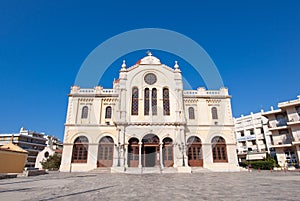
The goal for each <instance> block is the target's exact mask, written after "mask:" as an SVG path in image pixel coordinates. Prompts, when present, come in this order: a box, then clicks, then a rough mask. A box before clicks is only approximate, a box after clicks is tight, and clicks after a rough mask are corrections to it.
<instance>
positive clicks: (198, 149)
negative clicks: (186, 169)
mask: <svg viewBox="0 0 300 201" xmlns="http://www.w3.org/2000/svg"><path fill="white" fill-rule="evenodd" d="M187 143H188V147H189V148H188V154H187V155H188V160H189V166H191V167H203V157H202V143H201V140H200V138H198V137H196V136H192V137H190V138H189V139H188V141H187Z"/></svg>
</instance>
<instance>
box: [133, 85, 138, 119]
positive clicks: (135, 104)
mask: <svg viewBox="0 0 300 201" xmlns="http://www.w3.org/2000/svg"><path fill="white" fill-rule="evenodd" d="M138 112H139V90H138V88H137V87H134V88H133V89H132V96H131V115H138Z"/></svg>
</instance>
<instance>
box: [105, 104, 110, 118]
mask: <svg viewBox="0 0 300 201" xmlns="http://www.w3.org/2000/svg"><path fill="white" fill-rule="evenodd" d="M110 118H111V106H107V107H106V109H105V119H110Z"/></svg>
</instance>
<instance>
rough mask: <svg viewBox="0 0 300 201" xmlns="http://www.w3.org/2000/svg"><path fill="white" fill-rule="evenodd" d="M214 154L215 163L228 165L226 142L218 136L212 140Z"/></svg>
mask: <svg viewBox="0 0 300 201" xmlns="http://www.w3.org/2000/svg"><path fill="white" fill-rule="evenodd" d="M211 144H212V145H211V146H212V154H213V161H214V163H227V162H228V159H227V150H226V141H225V139H224V138H222V137H220V136H216V137H214V138H213V139H212V140H211Z"/></svg>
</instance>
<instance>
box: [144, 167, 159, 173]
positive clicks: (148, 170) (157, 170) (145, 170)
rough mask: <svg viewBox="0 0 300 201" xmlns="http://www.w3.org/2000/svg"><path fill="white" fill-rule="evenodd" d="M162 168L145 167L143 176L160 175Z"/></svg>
mask: <svg viewBox="0 0 300 201" xmlns="http://www.w3.org/2000/svg"><path fill="white" fill-rule="evenodd" d="M160 173H161V169H160V167H144V168H142V174H160Z"/></svg>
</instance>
